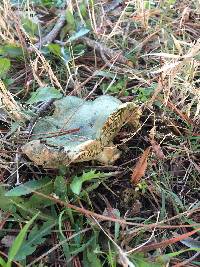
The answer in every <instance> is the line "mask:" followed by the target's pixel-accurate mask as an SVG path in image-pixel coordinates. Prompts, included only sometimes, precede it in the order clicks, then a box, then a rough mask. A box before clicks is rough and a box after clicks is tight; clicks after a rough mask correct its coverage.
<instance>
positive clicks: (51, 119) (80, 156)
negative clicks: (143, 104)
mask: <svg viewBox="0 0 200 267" xmlns="http://www.w3.org/2000/svg"><path fill="white" fill-rule="evenodd" d="M54 105H55V110H54V113H53V115H52V116H45V117H43V118H41V119H39V120H38V121H37V123H36V125H35V126H34V129H33V135H32V137H31V139H32V141H30V142H28V143H27V144H25V145H24V146H23V147H22V150H23V152H24V153H25V154H26V155H27V156H28V157H29V158H30V159H31V160H32V161H34V162H35V163H36V164H38V165H43V166H46V167H49V166H50V165H51V166H52V161H53V162H54V163H55V164H54V165H56V166H57V165H63V164H64V165H68V164H70V163H71V162H81V161H88V160H92V159H97V158H98V155H99V154H100V153H101V152H102V151H103V149H104V147H106V146H108V145H109V144H110V143H112V141H113V138H114V137H115V136H116V134H117V133H118V132H119V130H120V129H121V127H122V126H123V125H124V124H125V123H127V122H131V123H132V124H134V126H135V127H137V126H138V123H139V117H140V111H139V108H138V107H137V106H136V105H135V104H134V103H132V102H128V103H125V104H122V102H121V101H120V100H118V99H116V98H115V97H112V96H107V95H103V96H100V97H98V98H96V99H95V100H94V101H90V100H89V101H86V100H84V99H81V98H79V97H76V96H66V97H63V98H62V99H60V100H57V101H55V102H54ZM39 144H41V146H40V145H39ZM34 146H36V147H37V149H34ZM51 151H52V153H51ZM50 154H52V155H51V156H50ZM61 155H62V156H61ZM50 158H51V160H50ZM53 158H55V161H54V160H53Z"/></svg>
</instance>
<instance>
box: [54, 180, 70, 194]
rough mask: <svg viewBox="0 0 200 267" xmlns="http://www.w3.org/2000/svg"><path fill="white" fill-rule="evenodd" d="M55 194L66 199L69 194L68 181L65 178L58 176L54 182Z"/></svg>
mask: <svg viewBox="0 0 200 267" xmlns="http://www.w3.org/2000/svg"><path fill="white" fill-rule="evenodd" d="M54 188H55V194H56V195H57V196H59V197H62V198H65V196H66V194H67V185H66V180H65V179H64V177H63V176H61V175H59V176H56V179H55V181H54Z"/></svg>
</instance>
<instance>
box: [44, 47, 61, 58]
mask: <svg viewBox="0 0 200 267" xmlns="http://www.w3.org/2000/svg"><path fill="white" fill-rule="evenodd" d="M47 47H48V49H49V51H50V52H51V53H53V54H54V55H56V56H57V57H60V56H61V47H60V45H58V44H49V45H48V46H47Z"/></svg>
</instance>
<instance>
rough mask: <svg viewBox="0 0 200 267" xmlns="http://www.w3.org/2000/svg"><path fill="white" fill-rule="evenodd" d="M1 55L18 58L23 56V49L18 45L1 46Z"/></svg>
mask: <svg viewBox="0 0 200 267" xmlns="http://www.w3.org/2000/svg"><path fill="white" fill-rule="evenodd" d="M0 55H1V56H4V57H10V58H17V57H21V56H23V50H22V48H21V47H19V46H17V45H13V44H12V45H2V46H0Z"/></svg>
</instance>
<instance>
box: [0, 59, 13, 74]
mask: <svg viewBox="0 0 200 267" xmlns="http://www.w3.org/2000/svg"><path fill="white" fill-rule="evenodd" d="M10 66H11V63H10V60H9V59H8V58H0V78H5V77H6V74H7V72H8V71H9V69H10Z"/></svg>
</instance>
